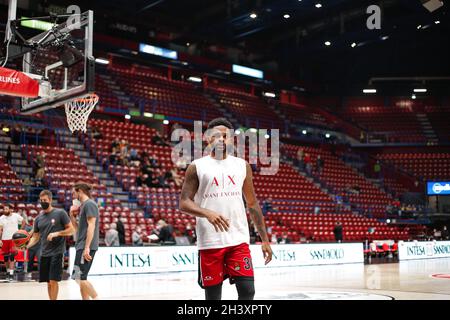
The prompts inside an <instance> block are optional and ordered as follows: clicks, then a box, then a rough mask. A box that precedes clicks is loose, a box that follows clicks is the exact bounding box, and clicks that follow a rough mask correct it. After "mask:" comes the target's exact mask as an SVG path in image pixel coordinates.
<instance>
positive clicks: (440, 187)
mask: <svg viewBox="0 0 450 320" xmlns="http://www.w3.org/2000/svg"><path fill="white" fill-rule="evenodd" d="M427 195H429V196H439V195H450V181H431V182H430V181H428V182H427Z"/></svg>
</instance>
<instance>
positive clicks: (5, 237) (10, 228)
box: [0, 205, 25, 281]
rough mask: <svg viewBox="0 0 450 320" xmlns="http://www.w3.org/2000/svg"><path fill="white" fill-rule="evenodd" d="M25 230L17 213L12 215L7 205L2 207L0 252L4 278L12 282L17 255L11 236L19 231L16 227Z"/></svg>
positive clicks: (23, 223)
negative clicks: (4, 271)
mask: <svg viewBox="0 0 450 320" xmlns="http://www.w3.org/2000/svg"><path fill="white" fill-rule="evenodd" d="M19 225H21V228H22V229H23V228H25V221H24V219H23V218H22V217H21V216H20V215H18V214H17V213H13V212H12V211H11V208H10V207H9V206H8V205H4V206H3V215H2V216H1V217H0V239H1V240H0V250H1V252H2V255H3V257H4V259H5V265H6V277H7V279H8V280H10V281H11V280H12V279H13V277H14V256H15V255H16V254H17V251H16V249H15V246H14V243H13V240H12V236H13V234H14V233H15V232H16V231H18V230H19V228H18V226H19Z"/></svg>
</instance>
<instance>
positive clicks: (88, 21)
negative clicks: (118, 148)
mask: <svg viewBox="0 0 450 320" xmlns="http://www.w3.org/2000/svg"><path fill="white" fill-rule="evenodd" d="M48 18H53V19H55V17H48ZM58 19H59V20H61V17H58ZM28 20H29V19H28ZM63 20H64V21H63V22H62V23H53V24H52V26H51V27H49V29H48V30H46V31H44V32H42V33H40V34H38V35H36V36H34V37H32V38H30V39H28V40H27V43H28V44H29V45H30V46H32V47H33V50H31V51H30V52H27V53H25V54H24V55H23V60H22V63H23V66H22V67H23V69H22V71H23V72H24V73H26V74H27V75H28V76H30V77H32V78H34V79H38V80H39V81H40V82H41V86H43V85H47V86H50V88H48V90H47V91H46V94H45V95H41V96H39V97H36V98H22V103H21V112H22V113H23V114H31V113H36V112H41V111H44V110H47V109H51V108H56V107H59V106H62V105H64V103H65V102H68V101H71V100H73V99H74V98H77V97H82V96H85V95H86V94H88V93H93V92H94V89H95V87H94V85H95V83H94V80H95V74H94V72H95V70H94V69H95V59H94V58H93V56H92V43H93V42H92V39H93V11H91V10H89V11H86V12H84V13H81V14H78V15H76V14H74V15H71V16H69V15H68V16H66V17H63ZM23 21H27V19H19V20H17V22H16V23H23Z"/></svg>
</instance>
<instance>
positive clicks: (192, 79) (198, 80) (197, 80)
mask: <svg viewBox="0 0 450 320" xmlns="http://www.w3.org/2000/svg"><path fill="white" fill-rule="evenodd" d="M188 80H189V81H192V82H202V79H201V78H199V77H192V76H191V77H189V78H188Z"/></svg>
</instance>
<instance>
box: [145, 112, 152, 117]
mask: <svg viewBox="0 0 450 320" xmlns="http://www.w3.org/2000/svg"><path fill="white" fill-rule="evenodd" d="M144 117H146V118H153V113H150V112H144Z"/></svg>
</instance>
